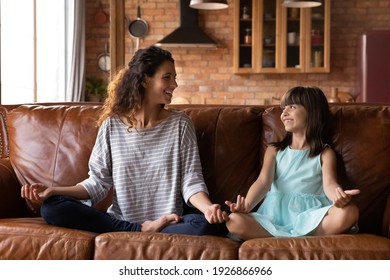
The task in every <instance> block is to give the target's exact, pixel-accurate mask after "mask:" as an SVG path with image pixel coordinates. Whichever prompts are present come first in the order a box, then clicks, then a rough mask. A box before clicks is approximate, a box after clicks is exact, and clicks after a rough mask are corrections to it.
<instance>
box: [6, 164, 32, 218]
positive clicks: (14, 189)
mask: <svg viewBox="0 0 390 280" xmlns="http://www.w3.org/2000/svg"><path fill="white" fill-rule="evenodd" d="M25 209H26V208H25V201H24V199H23V198H22V197H21V196H20V183H19V181H18V179H17V178H16V174H15V172H14V170H13V168H12V166H11V162H10V160H9V159H8V158H5V159H0V218H14V217H23V216H24V215H25Z"/></svg>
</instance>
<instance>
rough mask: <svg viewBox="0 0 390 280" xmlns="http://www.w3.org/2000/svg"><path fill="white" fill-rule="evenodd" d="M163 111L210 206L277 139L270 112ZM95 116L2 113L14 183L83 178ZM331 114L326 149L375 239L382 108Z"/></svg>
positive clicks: (383, 189)
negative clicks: (185, 122)
mask: <svg viewBox="0 0 390 280" xmlns="http://www.w3.org/2000/svg"><path fill="white" fill-rule="evenodd" d="M170 107H171V108H172V109H177V110H183V111H184V112H185V113H186V114H188V115H189V116H190V117H191V118H192V120H193V122H194V125H195V129H196V134H197V139H198V144H199V152H200V158H201V161H202V168H203V173H204V174H203V175H204V178H205V182H206V184H207V186H208V188H209V191H210V196H211V200H212V201H214V202H216V203H220V204H221V205H224V202H225V200H234V199H235V198H236V196H237V194H242V195H245V194H246V192H247V190H248V188H249V187H250V185H251V184H252V183H253V182H254V181H255V180H256V178H257V176H258V173H259V171H260V169H261V163H262V160H263V154H264V150H265V148H266V146H267V145H268V144H269V143H270V142H273V141H276V140H279V139H281V138H282V137H283V136H284V129H283V126H282V123H281V121H280V114H281V109H280V108H279V107H277V106H276V107H265V106H222V105H221V106H219V105H172V106H170ZM100 110H101V107H100V106H97V105H74V104H72V105H58V106H54V105H53V106H39V105H30V106H20V107H18V108H16V109H13V110H9V112H8V114H7V128H8V136H9V141H8V143H9V144H8V146H9V156H10V160H11V163H12V165H13V168H14V170H15V172H16V174H17V176H18V179H19V180H20V182H21V184H24V183H33V182H42V183H44V184H46V185H49V186H66V185H71V184H75V183H78V182H80V181H82V180H83V179H84V178H86V177H87V176H88V159H89V156H90V153H91V150H92V148H93V145H94V142H95V138H96V134H97V129H98V128H97V126H96V122H95V121H96V120H97V117H98V115H99V113H100ZM331 112H332V116H331V117H332V120H331V123H332V126H331V130H330V138H331V139H332V140H331V143H330V144H331V145H332V147H333V148H334V149H335V151H336V153H337V156H338V174H339V178H340V183H341V184H342V185H343V186H344V187H345V188H347V189H348V188H355V187H356V188H359V189H360V190H361V194H360V195H358V196H356V197H355V198H354V201H355V202H356V204H357V205H358V207H359V209H360V211H361V214H360V220H359V226H360V228H361V230H362V232H369V233H376V234H381V232H382V231H385V230H386V229H382V226H383V222H382V221H383V220H384V212H385V207H386V201H387V199H388V197H389V193H390V176H389V171H390V106H384V105H383V106H379V105H378V106H373V105H372V106H370V105H364V104H347V105H332V106H331ZM225 209H226V207H225ZM387 215H388V216H389V217H390V213H389V214H387ZM389 217H387V218H385V219H387V220H388V219H389ZM387 226H389V225H387ZM388 231H389V229H387V231H386V234H387V232H388Z"/></svg>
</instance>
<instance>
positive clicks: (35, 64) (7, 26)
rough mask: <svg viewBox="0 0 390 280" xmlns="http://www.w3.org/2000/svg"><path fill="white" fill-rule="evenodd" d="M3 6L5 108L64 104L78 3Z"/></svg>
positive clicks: (29, 0)
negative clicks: (9, 105) (59, 102)
mask: <svg viewBox="0 0 390 280" xmlns="http://www.w3.org/2000/svg"><path fill="white" fill-rule="evenodd" d="M0 1H1V2H0V5H1V6H0V9H1V18H0V21H1V33H0V36H1V95H0V98H1V100H0V101H1V102H0V103H1V104H18V103H31V102H56V101H65V100H66V90H67V81H68V79H69V76H70V64H71V61H70V58H71V55H70V53H71V50H72V45H71V44H72V42H73V23H74V18H73V12H70V11H74V7H73V3H74V1H68V0H18V1H9V0H0Z"/></svg>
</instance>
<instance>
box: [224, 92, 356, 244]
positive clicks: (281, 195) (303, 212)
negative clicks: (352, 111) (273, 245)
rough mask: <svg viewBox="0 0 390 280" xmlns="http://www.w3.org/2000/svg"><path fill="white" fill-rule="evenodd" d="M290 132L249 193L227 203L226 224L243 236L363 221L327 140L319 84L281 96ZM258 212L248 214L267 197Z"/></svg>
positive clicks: (313, 231)
mask: <svg viewBox="0 0 390 280" xmlns="http://www.w3.org/2000/svg"><path fill="white" fill-rule="evenodd" d="M281 107H282V109H283V112H282V114H281V120H282V122H283V124H284V127H285V130H286V132H287V133H286V136H285V137H284V139H283V140H282V141H280V142H276V143H272V144H271V145H270V146H269V147H268V148H267V150H266V152H265V155H264V163H263V167H262V170H261V172H260V175H259V177H258V178H257V180H256V181H255V182H254V183H253V184H252V186H251V187H250V189H249V191H248V193H247V195H246V197H242V196H240V195H239V196H238V197H237V201H236V202H235V203H232V202H230V201H226V204H227V205H228V206H229V207H230V210H231V212H232V213H231V214H230V216H229V218H230V220H229V221H228V222H227V227H228V229H229V231H230V233H231V234H233V236H235V237H238V238H239V239H241V240H247V239H251V238H258V237H270V236H275V237H294V236H304V235H326V234H337V233H342V232H344V231H346V230H348V229H350V228H351V227H352V226H353V225H355V223H356V222H357V220H358V217H359V211H358V208H357V207H356V206H355V205H354V204H352V203H351V202H350V201H351V197H352V195H356V194H358V193H359V190H356V189H355V190H348V191H343V189H342V188H341V187H340V185H339V184H338V183H337V179H336V155H335V152H334V151H333V150H332V149H331V148H330V147H329V146H328V145H327V144H326V143H325V142H324V139H325V128H326V126H327V121H328V117H329V106H328V102H327V99H326V97H325V95H324V93H323V92H322V91H321V90H320V89H319V88H317V87H295V88H292V89H290V90H289V91H287V92H286V94H285V95H284V96H283V98H282V102H281ZM264 197H265V199H264V201H263V203H262V204H261V206H260V208H259V209H258V211H257V212H252V213H249V212H250V211H251V210H252V209H253V208H254V207H255V206H256V205H257V204H258V203H259V202H260V201H261V200H262V199H263V198H264Z"/></svg>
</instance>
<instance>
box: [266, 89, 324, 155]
mask: <svg viewBox="0 0 390 280" xmlns="http://www.w3.org/2000/svg"><path fill="white" fill-rule="evenodd" d="M291 104H299V105H302V106H303V107H304V108H305V109H306V112H307V121H306V128H307V129H306V141H307V143H308V144H309V146H310V153H309V157H313V156H316V155H319V154H320V153H321V152H322V150H323V148H324V146H325V144H326V140H327V139H326V132H327V126H328V120H329V115H330V113H329V104H328V100H327V99H326V96H325V94H324V93H323V92H322V90H321V89H320V88H318V87H314V86H311V87H302V86H297V87H293V88H291V89H290V90H288V91H287V92H286V93H285V94H284V96H283V98H282V101H281V104H280V105H281V107H282V108H284V107H286V106H287V105H291ZM291 141H292V134H291V132H287V133H286V135H285V137H284V139H283V140H282V141H280V142H274V143H271V144H272V145H274V146H275V147H276V149H277V150H284V149H286V148H287V147H288V146H289V145H291Z"/></svg>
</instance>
